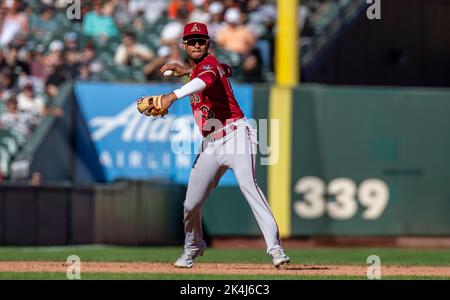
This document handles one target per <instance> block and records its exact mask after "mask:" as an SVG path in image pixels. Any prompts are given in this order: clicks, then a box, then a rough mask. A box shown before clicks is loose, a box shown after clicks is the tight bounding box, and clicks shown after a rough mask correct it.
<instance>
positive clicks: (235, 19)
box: [225, 7, 241, 24]
mask: <svg viewBox="0 0 450 300" xmlns="http://www.w3.org/2000/svg"><path fill="white" fill-rule="evenodd" d="M225 21H227V22H228V23H232V24H241V11H240V10H239V9H238V8H236V7H231V8H229V9H227V12H226V13H225Z"/></svg>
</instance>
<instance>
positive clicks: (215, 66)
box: [189, 54, 244, 136]
mask: <svg viewBox="0 0 450 300" xmlns="http://www.w3.org/2000/svg"><path fill="white" fill-rule="evenodd" d="M230 73H231V70H229V66H227V65H221V63H220V62H219V61H218V60H217V59H216V58H215V57H214V56H213V55H212V54H209V55H208V56H206V57H205V58H204V59H203V60H202V61H201V62H200V63H199V64H198V65H197V66H196V67H195V69H194V70H193V71H192V73H191V76H190V79H189V80H192V79H194V78H196V77H198V78H200V79H201V80H203V81H204V82H205V83H206V88H205V89H204V90H203V91H201V92H197V93H194V94H192V95H191V96H190V102H191V107H192V112H193V114H194V120H195V123H197V125H198V127H199V129H200V132H201V134H202V135H203V136H206V135H208V134H209V133H211V132H213V131H216V130H217V129H219V128H220V127H222V126H225V125H227V124H228V123H230V122H233V121H236V120H239V119H242V118H243V117H244V114H243V113H242V111H241V108H240V107H239V104H238V103H237V101H236V98H235V97H234V94H233V90H232V88H231V84H230V81H229V80H228V77H229V76H230Z"/></svg>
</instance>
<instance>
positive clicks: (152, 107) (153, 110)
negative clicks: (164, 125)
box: [137, 95, 169, 117]
mask: <svg viewBox="0 0 450 300" xmlns="http://www.w3.org/2000/svg"><path fill="white" fill-rule="evenodd" d="M162 97H163V95H159V96H143V97H141V98H139V99H138V100H137V110H138V111H139V112H140V113H141V114H144V115H146V116H154V117H163V116H165V115H167V113H168V112H169V111H168V110H167V109H163V108H162V103H161V99H162Z"/></svg>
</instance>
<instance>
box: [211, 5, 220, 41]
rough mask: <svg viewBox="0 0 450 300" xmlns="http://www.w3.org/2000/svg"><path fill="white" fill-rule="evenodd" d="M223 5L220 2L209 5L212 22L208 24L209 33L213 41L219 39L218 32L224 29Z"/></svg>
mask: <svg viewBox="0 0 450 300" xmlns="http://www.w3.org/2000/svg"><path fill="white" fill-rule="evenodd" d="M223 8H224V7H223V4H222V3H221V2H219V1H216V2H213V3H211V4H210V5H209V9H208V12H209V15H210V21H209V23H208V33H209V36H210V38H211V40H213V41H215V40H216V37H217V32H219V31H220V30H221V29H222V28H223V27H224V24H223Z"/></svg>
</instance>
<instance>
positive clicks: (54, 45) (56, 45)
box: [48, 40, 64, 52]
mask: <svg viewBox="0 0 450 300" xmlns="http://www.w3.org/2000/svg"><path fill="white" fill-rule="evenodd" d="M48 49H49V50H50V51H51V52H53V51H62V50H63V49H64V44H63V42H61V41H59V40H54V41H52V42H51V43H50V46H49V47H48Z"/></svg>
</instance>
